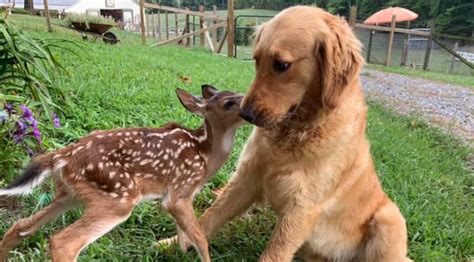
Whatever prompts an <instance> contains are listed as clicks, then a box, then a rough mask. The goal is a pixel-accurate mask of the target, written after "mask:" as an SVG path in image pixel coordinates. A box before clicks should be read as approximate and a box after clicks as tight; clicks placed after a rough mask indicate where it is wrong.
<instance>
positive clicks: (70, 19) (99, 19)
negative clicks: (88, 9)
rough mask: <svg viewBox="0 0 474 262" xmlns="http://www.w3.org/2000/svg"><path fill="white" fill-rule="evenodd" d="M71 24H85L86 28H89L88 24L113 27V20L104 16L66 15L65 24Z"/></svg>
mask: <svg viewBox="0 0 474 262" xmlns="http://www.w3.org/2000/svg"><path fill="white" fill-rule="evenodd" d="M72 23H81V24H86V27H87V28H89V25H90V24H101V25H111V26H115V25H116V23H115V20H114V19H113V18H112V17H105V16H101V15H99V16H92V15H82V14H67V16H66V24H68V25H71V24H72Z"/></svg>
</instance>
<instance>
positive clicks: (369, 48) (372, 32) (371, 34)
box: [366, 30, 375, 63]
mask: <svg viewBox="0 0 474 262" xmlns="http://www.w3.org/2000/svg"><path fill="white" fill-rule="evenodd" d="M374 34H375V30H370V35H369V45H368V46H367V58H366V60H367V63H370V56H371V53H372V39H373V38H374Z"/></svg>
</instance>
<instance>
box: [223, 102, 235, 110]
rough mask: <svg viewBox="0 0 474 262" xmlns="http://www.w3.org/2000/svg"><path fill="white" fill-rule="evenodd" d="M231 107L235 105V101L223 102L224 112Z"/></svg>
mask: <svg viewBox="0 0 474 262" xmlns="http://www.w3.org/2000/svg"><path fill="white" fill-rule="evenodd" d="M233 105H235V101H232V100H230V101H227V102H225V104H224V109H225V110H229V109H231V108H232V106H233Z"/></svg>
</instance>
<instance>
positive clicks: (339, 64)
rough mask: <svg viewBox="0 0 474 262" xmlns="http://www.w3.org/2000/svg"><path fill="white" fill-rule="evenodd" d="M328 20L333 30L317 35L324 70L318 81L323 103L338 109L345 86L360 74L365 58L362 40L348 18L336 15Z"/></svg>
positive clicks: (318, 49) (325, 105) (320, 68)
mask: <svg viewBox="0 0 474 262" xmlns="http://www.w3.org/2000/svg"><path fill="white" fill-rule="evenodd" d="M337 20H339V21H337ZM326 22H327V23H328V26H329V31H328V32H326V34H324V35H322V36H321V35H319V36H317V38H319V39H316V62H317V63H318V64H319V65H318V67H319V70H320V72H317V74H318V75H319V76H318V77H317V81H318V83H317V85H318V86H319V88H320V96H321V99H322V101H321V102H322V105H323V107H325V108H328V109H334V108H336V107H337V106H338V104H339V98H340V96H341V94H342V92H343V91H344V88H345V87H346V86H347V85H348V83H350V82H351V81H352V80H353V79H354V78H355V77H357V75H358V74H359V72H360V69H361V67H362V65H363V64H364V59H363V58H362V56H361V54H360V50H361V44H360V42H359V40H357V38H356V37H355V36H354V34H353V33H352V30H351V29H350V27H349V25H348V24H347V22H346V21H345V20H344V19H342V18H339V17H333V18H332V19H329V20H326Z"/></svg>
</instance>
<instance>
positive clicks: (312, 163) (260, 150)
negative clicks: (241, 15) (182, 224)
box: [200, 6, 409, 261]
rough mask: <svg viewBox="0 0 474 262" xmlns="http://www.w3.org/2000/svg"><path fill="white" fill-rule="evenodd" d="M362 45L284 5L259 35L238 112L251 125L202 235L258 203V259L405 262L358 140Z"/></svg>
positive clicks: (400, 237)
mask: <svg viewBox="0 0 474 262" xmlns="http://www.w3.org/2000/svg"><path fill="white" fill-rule="evenodd" d="M360 49H361V44H360V42H359V41H358V40H357V39H356V37H355V36H354V34H353V33H352V31H351V29H350V28H349V26H348V25H347V23H346V22H345V21H344V20H343V19H342V18H339V17H336V16H333V15H331V14H329V13H327V12H325V11H323V10H321V9H319V8H315V7H303V6H297V7H292V8H289V9H287V10H285V11H283V12H281V13H280V14H279V15H277V16H276V17H275V18H273V19H272V20H271V21H269V22H268V23H267V24H265V25H264V26H263V27H262V28H261V29H260V30H259V32H258V33H257V37H256V45H255V60H256V64H257V72H256V77H255V80H254V82H253V84H252V86H251V87H250V90H249V92H248V93H247V95H246V97H245V98H244V101H243V103H242V106H241V110H242V111H245V112H247V113H249V112H250V113H249V114H250V115H252V117H249V119H252V120H251V121H252V122H253V123H255V124H256V125H257V126H258V127H256V128H255V129H254V131H253V133H252V135H251V137H250V138H249V140H248V142H247V144H246V145H245V148H244V150H243V152H242V154H241V157H240V160H239V163H238V166H237V170H236V173H235V175H234V176H233V177H232V178H231V180H230V182H229V183H228V185H227V186H226V187H225V188H224V190H223V192H222V194H220V195H219V197H218V198H217V200H216V201H215V203H214V204H213V205H212V206H211V207H210V208H209V209H208V210H207V211H206V212H205V214H204V215H203V216H202V218H201V220H200V224H201V225H202V227H203V229H204V230H205V232H206V235H207V236H211V235H212V234H213V233H214V232H215V231H216V230H217V229H218V228H219V227H221V226H222V225H223V224H224V223H225V222H226V221H228V220H230V219H232V218H233V217H235V216H236V215H238V214H240V213H242V212H243V211H245V210H246V209H247V208H248V207H250V206H251V205H252V204H253V203H255V202H257V201H260V200H266V201H268V202H269V203H270V204H271V206H272V208H273V209H274V210H275V212H276V214H277V215H278V222H277V225H276V227H275V229H274V232H273V234H272V237H271V239H270V241H269V242H268V244H267V247H266V249H265V251H264V252H263V254H262V255H261V257H260V260H261V261H290V260H291V259H292V258H293V257H294V256H295V255H297V256H299V257H301V258H303V259H304V260H306V261H408V260H409V259H408V258H407V257H406V255H407V232H406V225H405V220H404V218H403V216H402V214H401V213H400V211H399V209H398V207H397V206H396V205H395V204H394V203H393V202H392V201H391V200H390V199H389V198H388V197H387V196H386V194H385V193H384V192H383V191H382V188H381V185H380V183H379V181H378V178H377V175H376V172H375V169H374V164H373V162H372V157H371V155H370V150H369V143H368V141H367V139H366V136H365V127H366V113H367V106H366V104H365V102H364V95H363V93H362V89H361V84H360V81H359V73H360V69H361V67H362V66H363V63H364V61H363V58H362V57H361V54H360ZM276 63H280V64H282V63H288V65H289V66H288V69H287V70H284V71H281V72H280V71H278V70H276V69H275V68H276V67H278V65H276ZM242 111H241V113H242Z"/></svg>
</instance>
